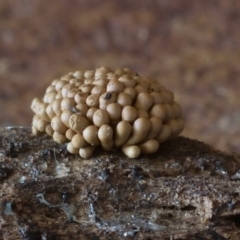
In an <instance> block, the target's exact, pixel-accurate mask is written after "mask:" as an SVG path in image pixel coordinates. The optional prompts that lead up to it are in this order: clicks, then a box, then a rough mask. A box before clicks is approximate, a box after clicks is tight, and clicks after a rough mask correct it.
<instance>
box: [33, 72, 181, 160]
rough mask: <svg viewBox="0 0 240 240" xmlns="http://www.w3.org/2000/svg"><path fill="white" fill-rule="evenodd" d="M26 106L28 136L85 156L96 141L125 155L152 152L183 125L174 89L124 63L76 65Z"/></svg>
mask: <svg viewBox="0 0 240 240" xmlns="http://www.w3.org/2000/svg"><path fill="white" fill-rule="evenodd" d="M31 109H32V110H33V111H34V113H35V115H34V117H33V121H32V132H33V134H34V135H39V134H48V135H50V136H52V137H53V139H54V140H55V141H56V142H58V143H64V142H68V146H67V149H68V151H69V152H70V153H73V154H79V155H80V156H81V157H83V158H88V157H91V155H92V152H93V151H94V149H95V148H96V147H97V146H101V147H102V148H103V149H104V150H107V151H112V150H113V149H114V148H121V149H122V151H123V152H124V153H125V155H126V156H128V157H129V158H137V157H138V156H139V155H140V154H141V153H142V154H152V153H155V152H156V151H157V150H158V148H159V144H161V143H162V142H164V141H166V140H168V139H169V138H174V137H176V136H178V135H179V134H180V133H181V132H182V130H183V129H184V121H183V119H182V110H181V106H180V105H179V104H178V103H177V102H175V101H174V94H173V93H172V92H170V91H168V90H166V89H165V87H164V86H162V85H161V84H159V83H158V82H157V81H155V80H154V79H151V78H147V77H142V76H139V75H138V74H136V73H135V72H133V71H131V70H130V69H128V68H124V69H123V68H118V69H111V68H109V67H100V68H97V69H94V70H91V71H90V70H88V71H83V70H78V71H75V72H71V73H68V74H67V75H65V76H62V77H61V78H59V79H55V80H53V82H52V83H51V84H50V85H49V87H48V88H47V89H46V92H45V94H44V96H43V97H42V98H34V99H33V101H32V104H31Z"/></svg>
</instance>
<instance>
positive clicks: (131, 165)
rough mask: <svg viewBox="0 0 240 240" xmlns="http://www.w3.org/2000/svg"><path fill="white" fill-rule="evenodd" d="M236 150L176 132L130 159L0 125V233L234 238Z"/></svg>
mask: <svg viewBox="0 0 240 240" xmlns="http://www.w3.org/2000/svg"><path fill="white" fill-rule="evenodd" d="M239 178H240V157H239V155H235V156H233V155H227V154H224V153H221V152H219V151H216V150H214V149H212V148H211V147H209V146H208V145H206V144H204V143H201V142H198V141H194V140H190V139H187V138H183V137H178V138H177V139H175V140H171V141H169V142H166V143H163V144H162V147H161V148H160V150H159V151H158V152H157V153H156V154H154V155H151V156H148V157H142V158H139V159H137V160H129V159H128V158H126V157H125V156H124V155H123V154H122V153H121V152H120V151H114V152H112V153H111V154H108V153H107V152H104V151H97V152H96V153H94V155H93V157H92V158H91V159H89V160H83V159H80V158H79V156H77V155H70V154H69V153H68V152H67V151H66V147H65V146H64V145H61V144H57V143H55V142H54V141H52V139H51V138H50V137H47V136H46V135H45V136H41V137H35V136H33V135H31V129H12V130H7V129H0V192H1V198H0V212H1V214H0V239H3V240H13V239H14V240H20V239H21V240H22V239H24V240H27V239H28V240H30V239H37V240H38V239H47V240H53V239H54V240H68V239H72V240H75V239H76V240H78V239H84V240H85V239H88V240H89V239H99V240H101V239H103V240H106V239H129V240H130V239H140V240H141V239H142V240H143V239H149V240H150V239H151V240H153V239H154V240H155V239H175V240H176V239H178V240H180V239H234V240H235V239H238V238H239V235H240V225H239V222H240V221H239V218H240V217H239V216H240V207H239V201H240V199H239V194H240V190H239Z"/></svg>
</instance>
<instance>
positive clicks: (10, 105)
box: [0, 0, 240, 152]
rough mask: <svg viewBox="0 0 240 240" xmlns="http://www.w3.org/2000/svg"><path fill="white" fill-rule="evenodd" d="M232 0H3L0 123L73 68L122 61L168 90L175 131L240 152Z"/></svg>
mask: <svg viewBox="0 0 240 240" xmlns="http://www.w3.org/2000/svg"><path fill="white" fill-rule="evenodd" d="M239 11H240V3H239V1H235V0H229V1H218V0H213V1H208V0H203V1H200V0H199V1H187V2H183V1H165V0H160V1H145V0H140V1H131V2H129V1H128V0H123V1H110V0H107V1H104V3H103V2H102V1H96V0H93V1H74V2H73V1H66V0H59V1H47V0H35V1H30V0H24V1H2V2H1V4H0V84H1V87H0V109H1V114H0V125H4V126H8V125H30V123H31V119H32V113H31V110H30V107H29V106H30V103H31V101H32V99H33V98H34V97H36V96H41V95H42V94H43V93H44V90H45V88H46V86H48V85H49V83H50V82H51V81H52V79H54V78H55V77H59V76H62V75H63V74H65V73H66V72H69V71H73V70H74V69H79V68H87V69H93V68H95V67H98V66H102V65H108V66H111V67H113V68H115V67H125V66H128V67H130V68H131V69H135V71H136V72H139V74H141V75H144V76H152V77H153V78H155V79H159V81H160V82H161V83H162V84H163V85H164V86H166V88H167V89H171V90H172V91H173V92H174V93H176V100H177V101H178V102H179V103H180V104H181V106H183V111H184V116H185V118H186V128H185V131H184V133H183V134H184V135H186V136H189V137H193V138H198V139H200V140H204V141H205V142H208V143H210V144H212V145H214V146H215V147H217V148H220V149H222V150H227V151H237V152H240V150H239V142H240V139H239V138H240V137H239V136H240V133H239V131H240V130H239V119H240V116H239V108H240V101H239V89H240V81H239V76H240V68H239V62H240V43H239V41H240V40H239V39H240V35H239V34H240V32H239V25H240V15H239Z"/></svg>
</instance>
